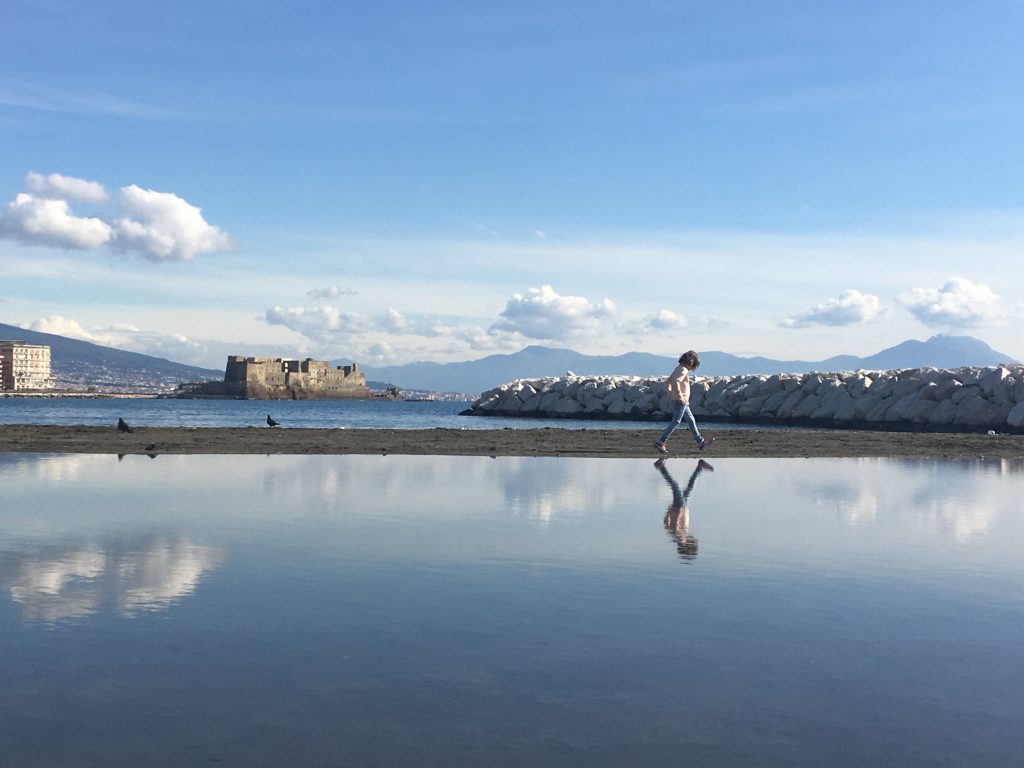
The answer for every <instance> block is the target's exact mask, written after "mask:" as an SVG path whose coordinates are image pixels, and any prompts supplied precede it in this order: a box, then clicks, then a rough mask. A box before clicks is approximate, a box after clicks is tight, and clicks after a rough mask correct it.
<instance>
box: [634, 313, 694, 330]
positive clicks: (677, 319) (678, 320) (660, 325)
mask: <svg viewBox="0 0 1024 768" xmlns="http://www.w3.org/2000/svg"><path fill="white" fill-rule="evenodd" d="M685 326H686V318H685V317H683V316H682V315H677V314H676V313H675V312H673V311H671V310H669V309H661V310H658V312H657V314H654V315H651V316H650V317H648V318H647V319H646V320H644V330H646V331H678V330H679V329H681V328H684V327H685Z"/></svg>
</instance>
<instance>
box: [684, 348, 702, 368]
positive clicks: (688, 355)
mask: <svg viewBox="0 0 1024 768" xmlns="http://www.w3.org/2000/svg"><path fill="white" fill-rule="evenodd" d="M679 362H680V363H682V364H683V365H685V366H686V367H687V368H689V369H690V370H691V371H692V370H693V369H694V368H698V367H700V358H699V357H697V353H696V352H694V351H693V350H692V349H691V350H690V351H689V352H683V354H681V355H680V356H679Z"/></svg>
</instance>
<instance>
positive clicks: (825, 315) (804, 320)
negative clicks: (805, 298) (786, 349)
mask: <svg viewBox="0 0 1024 768" xmlns="http://www.w3.org/2000/svg"><path fill="white" fill-rule="evenodd" d="M878 310H879V302H878V297H877V296H873V295H872V294H870V293H861V292H860V291H856V290H853V289H852V288H851V289H848V290H845V291H843V292H841V293H840V294H839V296H838V297H836V298H834V299H829V300H828V301H824V302H822V303H821V304H815V305H814V306H813V307H811V308H810V309H807V310H804V311H803V312H800V313H798V314H796V315H794V316H792V317H788V318H786V319H785V320H783V321H782V322H781V323H779V325H781V326H782V327H784V328H806V327H807V326H811V325H833V326H841V325H855V324H857V323H866V322H868V321H870V320H872V319H874V318H875V317H876V316H877V315H878Z"/></svg>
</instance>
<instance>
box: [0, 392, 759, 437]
mask: <svg viewBox="0 0 1024 768" xmlns="http://www.w3.org/2000/svg"><path fill="white" fill-rule="evenodd" d="M469 405H470V404H469V403H468V402H455V401H428V402H407V401H404V400H274V401H261V400H172V399H168V400H158V399H150V398H145V399H125V398H45V397H7V398H0V425H2V424H66V425H71V424H87V425H97V426H104V425H107V426H113V425H115V424H117V420H118V418H123V419H125V420H126V421H127V422H128V423H129V424H131V425H133V426H139V427H250V426H258V427H262V426H265V425H266V418H267V415H268V414H272V415H273V417H274V418H275V419H276V420H277V421H279V422H280V423H281V426H282V427H284V428H288V427H313V428H317V427H326V428H338V427H346V428H349V429H355V428H360V429H433V428H435V427H441V428H448V429H502V428H506V427H508V428H512V429H526V428H531V427H559V428H564V429H587V428H591V429H592V428H601V429H617V428H624V429H638V428H645V427H647V428H650V429H663V428H664V426H665V423H667V422H664V423H653V422H639V421H583V420H574V419H521V418H511V419H506V418H496V417H491V416H486V417H485V416H459V415H458V414H459V412H460V411H463V410H465V409H466V408H468V407H469ZM704 423H705V422H701V424H702V425H703V424H704ZM708 423H709V424H710V422H708ZM753 428H757V427H745V426H743V425H738V424H734V425H730V429H753ZM760 428H762V429H763V428H764V427H760Z"/></svg>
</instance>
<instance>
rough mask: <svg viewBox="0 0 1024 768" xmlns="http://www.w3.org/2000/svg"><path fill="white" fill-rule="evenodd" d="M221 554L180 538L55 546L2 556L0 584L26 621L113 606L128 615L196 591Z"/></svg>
mask: <svg viewBox="0 0 1024 768" xmlns="http://www.w3.org/2000/svg"><path fill="white" fill-rule="evenodd" d="M223 557H224V553H223V551H222V550H220V549H217V548H215V547H207V546H202V545H198V544H192V543H191V542H189V541H188V540H186V539H183V538H171V537H165V536H147V537H143V538H141V539H138V540H135V541H131V542H120V541H117V542H111V543H110V544H109V545H108V546H106V547H97V546H91V545H84V546H68V547H54V548H48V549H46V550H43V551H40V552H35V553H29V554H24V553H16V554H13V555H5V556H2V557H0V582H2V584H3V586H4V588H6V590H7V591H8V593H9V594H10V596H11V599H12V600H13V601H14V602H15V603H17V604H18V605H19V606H21V609H22V612H23V615H24V617H25V618H26V619H33V620H41V621H57V620H60V619H70V618H78V617H82V616H88V615H90V614H93V613H96V612H97V611H98V610H99V609H100V607H101V606H102V605H104V604H111V603H112V604H113V605H115V606H116V608H117V610H118V612H119V613H121V614H122V615H124V616H132V615H134V614H136V613H138V612H140V611H146V610H159V609H161V608H165V607H167V606H169V605H171V604H172V603H174V602H175V601H177V600H180V599H181V598H183V597H185V596H187V595H189V594H191V593H192V592H194V591H195V589H196V586H197V585H198V583H199V580H200V579H201V577H202V575H203V573H205V572H206V571H209V570H212V569H213V568H215V567H216V566H217V565H218V564H219V563H220V561H221V560H222V559H223Z"/></svg>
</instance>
